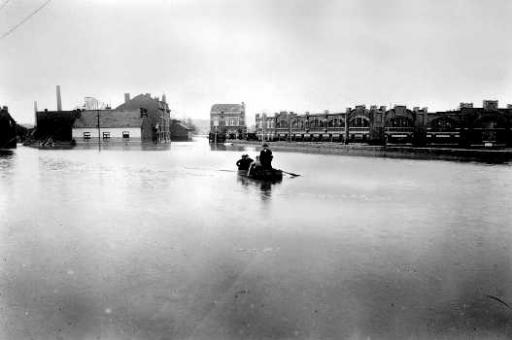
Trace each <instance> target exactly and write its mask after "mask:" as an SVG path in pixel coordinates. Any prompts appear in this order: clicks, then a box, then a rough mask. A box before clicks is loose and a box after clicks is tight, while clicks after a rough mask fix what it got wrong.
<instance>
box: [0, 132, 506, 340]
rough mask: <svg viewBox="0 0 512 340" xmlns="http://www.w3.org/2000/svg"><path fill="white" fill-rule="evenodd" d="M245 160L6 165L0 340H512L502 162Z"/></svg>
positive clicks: (181, 148) (72, 155)
mask: <svg viewBox="0 0 512 340" xmlns="http://www.w3.org/2000/svg"><path fill="white" fill-rule="evenodd" d="M212 151H215V152H212ZM256 151H257V149H256V148H254V147H251V146H246V147H243V148H238V147H232V146H230V145H226V146H225V148H224V150H223V151H222V152H217V150H212V146H211V145H209V144H208V143H207V141H206V140H201V141H197V142H192V143H173V144H171V145H170V147H169V145H168V146H165V147H164V146H153V147H149V146H147V147H146V146H145V147H140V146H133V147H126V148H123V147H122V148H110V149H108V148H107V149H102V150H101V151H98V150H97V149H95V148H89V149H87V148H82V149H80V148H76V149H73V150H37V149H30V148H25V147H20V148H18V149H17V150H15V151H14V153H13V154H11V155H6V156H0V273H1V275H0V320H1V322H0V339H31V338H33V339H166V338H173V339H240V338H247V339H264V338H274V339H291V338H297V339H369V338H370V339H468V338H473V339H481V338H484V339H508V338H511V337H512V328H511V327H510V320H511V312H510V309H508V308H507V307H506V306H505V305H504V304H502V303H500V302H499V301H498V300H496V299H493V298H490V297H489V296H492V297H496V298H498V299H500V300H502V301H504V302H505V303H507V304H509V305H511V303H512V286H511V285H510V282H512V269H511V266H510V263H511V261H512V256H511V254H512V228H510V226H511V225H510V221H512V211H511V210H510V202H511V201H512V172H511V167H510V166H508V165H494V166H489V165H485V164H474V163H457V162H442V161H417V160H397V159H384V158H363V157H345V156H333V155H318V154H304V153H293V152H280V151H278V150H273V151H274V157H275V158H274V162H273V164H274V166H275V167H276V168H282V169H286V170H289V171H290V172H294V173H300V174H301V176H300V177H296V178H290V177H288V176H286V177H284V178H283V180H282V181H281V182H277V183H272V182H262V181H254V180H251V179H248V178H243V177H240V176H239V175H238V174H237V173H236V171H235V162H236V160H238V159H239V157H240V153H241V152H247V153H255V152H256Z"/></svg>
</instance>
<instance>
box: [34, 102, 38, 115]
mask: <svg viewBox="0 0 512 340" xmlns="http://www.w3.org/2000/svg"><path fill="white" fill-rule="evenodd" d="M34 112H37V100H34Z"/></svg>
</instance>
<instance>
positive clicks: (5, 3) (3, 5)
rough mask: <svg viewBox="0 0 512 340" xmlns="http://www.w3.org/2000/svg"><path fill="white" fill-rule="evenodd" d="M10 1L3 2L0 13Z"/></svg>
mask: <svg viewBox="0 0 512 340" xmlns="http://www.w3.org/2000/svg"><path fill="white" fill-rule="evenodd" d="M9 1H11V0H5V1H4V3H3V4H1V5H0V11H1V10H2V9H3V8H4V7H5V5H7V4H8V3H9Z"/></svg>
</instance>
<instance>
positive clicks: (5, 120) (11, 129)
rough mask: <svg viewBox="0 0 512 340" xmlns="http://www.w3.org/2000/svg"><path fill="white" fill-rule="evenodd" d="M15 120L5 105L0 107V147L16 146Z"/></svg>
mask: <svg viewBox="0 0 512 340" xmlns="http://www.w3.org/2000/svg"><path fill="white" fill-rule="evenodd" d="M16 125H17V124H16V121H15V120H14V119H13V118H12V117H11V115H10V114H9V109H8V108H7V106H3V107H1V108H0V149H3V148H15V147H16Z"/></svg>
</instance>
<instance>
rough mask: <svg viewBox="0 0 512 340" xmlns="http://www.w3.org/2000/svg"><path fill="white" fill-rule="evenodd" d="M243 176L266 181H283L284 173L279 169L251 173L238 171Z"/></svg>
mask: <svg viewBox="0 0 512 340" xmlns="http://www.w3.org/2000/svg"><path fill="white" fill-rule="evenodd" d="M238 173H239V174H240V175H242V176H246V177H249V178H252V179H257V180H264V181H279V180H282V179H283V172H282V171H281V170H277V169H256V170H251V171H250V172H249V173H247V171H245V170H241V171H238Z"/></svg>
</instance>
